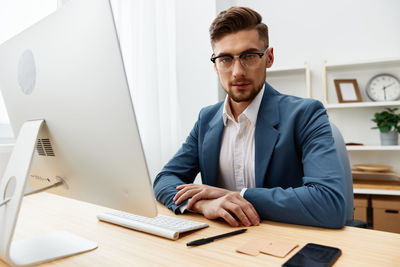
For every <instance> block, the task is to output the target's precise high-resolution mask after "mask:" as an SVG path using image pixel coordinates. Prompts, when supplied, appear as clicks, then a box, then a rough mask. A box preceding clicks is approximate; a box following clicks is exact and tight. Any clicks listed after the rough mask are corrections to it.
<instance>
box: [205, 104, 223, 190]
mask: <svg viewBox="0 0 400 267" xmlns="http://www.w3.org/2000/svg"><path fill="white" fill-rule="evenodd" d="M222 110H223V104H222V105H221V108H220V109H219V110H218V112H217V113H216V114H215V116H214V117H213V119H212V120H211V121H210V122H209V127H210V128H209V130H208V131H207V132H206V134H205V136H204V142H203V150H202V156H203V161H204V168H203V173H204V177H202V179H203V183H205V184H208V185H211V186H216V185H217V177H218V163H219V152H220V149H221V138H222V132H223V130H224V122H223V120H222Z"/></svg>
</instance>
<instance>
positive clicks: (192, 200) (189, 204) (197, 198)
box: [187, 191, 203, 210]
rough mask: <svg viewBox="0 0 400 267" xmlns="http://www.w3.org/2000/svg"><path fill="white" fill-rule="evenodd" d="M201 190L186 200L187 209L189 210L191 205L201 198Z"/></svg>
mask: <svg viewBox="0 0 400 267" xmlns="http://www.w3.org/2000/svg"><path fill="white" fill-rule="evenodd" d="M202 192H203V191H200V192H199V193H197V194H195V195H194V196H192V198H191V199H190V200H189V201H188V205H187V209H188V210H190V209H192V206H193V205H194V204H195V203H196V202H197V201H199V200H201V199H203V194H202Z"/></svg>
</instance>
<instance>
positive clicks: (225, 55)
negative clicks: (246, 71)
mask: <svg viewBox="0 0 400 267" xmlns="http://www.w3.org/2000/svg"><path fill="white" fill-rule="evenodd" d="M268 48H269V46H268V45H267V48H265V50H264V51H263V52H242V53H241V54H240V55H237V56H232V55H231V54H222V55H219V56H215V57H213V56H212V55H211V58H210V60H211V62H212V63H214V64H215V61H216V60H217V59H218V58H220V57H230V58H231V59H232V62H233V60H235V58H236V57H237V58H239V61H240V64H241V65H242V66H243V67H244V68H247V67H248V66H245V65H244V64H243V62H242V61H241V57H242V56H244V55H249V54H254V55H258V56H259V57H260V58H262V57H263V56H264V55H265V53H267V51H268ZM232 66H233V65H231V67H232ZM228 70H229V68H228Z"/></svg>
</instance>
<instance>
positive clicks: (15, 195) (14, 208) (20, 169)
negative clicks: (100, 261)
mask: <svg viewBox="0 0 400 267" xmlns="http://www.w3.org/2000/svg"><path fill="white" fill-rule="evenodd" d="M44 123H45V122H44V120H36V121H27V122H25V123H24V125H23V126H22V127H21V130H20V133H19V135H18V138H17V141H16V144H15V147H14V149H13V152H12V154H11V157H10V159H9V162H8V165H7V168H6V170H5V173H4V175H3V178H2V179H1V181H0V203H1V202H3V203H4V204H3V205H2V206H0V237H1V239H0V258H1V259H2V260H3V261H5V262H7V263H8V264H10V265H11V266H30V265H36V264H40V263H44V262H48V261H52V260H55V259H59V258H63V257H67V256H71V255H75V254H79V253H82V252H85V251H89V250H93V249H95V248H97V244H96V243H95V242H92V241H90V240H87V239H84V238H82V237H79V236H76V235H74V234H71V233H68V232H61V231H60V232H53V233H48V234H44V235H41V236H36V237H32V238H28V239H24V240H17V241H12V239H13V236H14V230H15V226H16V224H17V219H18V214H19V211H20V207H21V203H22V199H23V196H24V190H25V187H26V184H27V179H28V175H29V170H30V167H31V163H32V159H33V157H34V151H35V145H36V140H37V138H38V136H39V134H40V132H41V131H43V128H44V127H42V126H43V125H44ZM10 184H14V185H15V187H14V191H13V192H9V191H10V188H9V187H10ZM6 195H7V196H6ZM6 197H8V198H9V201H8V202H7V201H6Z"/></svg>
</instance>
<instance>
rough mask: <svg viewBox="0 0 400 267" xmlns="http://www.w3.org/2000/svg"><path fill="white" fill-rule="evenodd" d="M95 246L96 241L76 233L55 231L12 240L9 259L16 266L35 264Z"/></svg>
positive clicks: (91, 248)
mask: <svg viewBox="0 0 400 267" xmlns="http://www.w3.org/2000/svg"><path fill="white" fill-rule="evenodd" d="M95 248H97V243H95V242H93V241H90V240H87V239H84V238H82V237H79V236H77V235H74V234H71V233H68V232H64V231H57V232H51V233H47V234H44V235H40V236H35V237H32V238H27V239H23V240H17V241H13V242H12V243H11V248H10V259H11V261H12V262H13V264H14V265H16V266H31V265H36V264H40V263H44V262H48V261H52V260H56V259H60V258H64V257H68V256H72V255H76V254H80V253H83V252H86V251H90V250H93V249H95Z"/></svg>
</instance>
